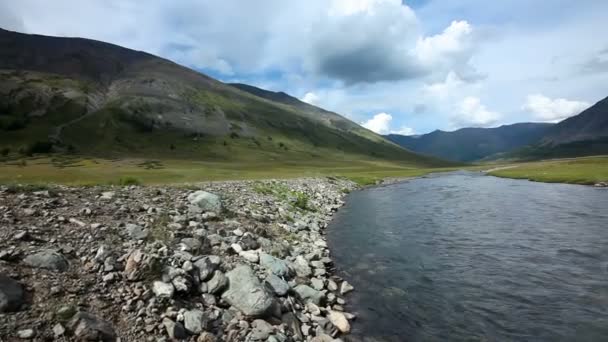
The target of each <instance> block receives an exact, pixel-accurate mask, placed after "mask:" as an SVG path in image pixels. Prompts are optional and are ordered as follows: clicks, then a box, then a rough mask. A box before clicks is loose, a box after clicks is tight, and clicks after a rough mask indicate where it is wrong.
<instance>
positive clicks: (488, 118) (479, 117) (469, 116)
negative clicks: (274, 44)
mask: <svg viewBox="0 0 608 342" xmlns="http://www.w3.org/2000/svg"><path fill="white" fill-rule="evenodd" d="M500 118H501V115H500V114H499V113H497V112H493V111H490V110H488V109H487V108H486V106H484V105H483V104H482V103H481V100H480V99H479V98H478V97H474V96H469V97H466V98H465V99H464V100H462V102H461V103H460V104H459V106H458V110H457V114H456V115H453V116H452V117H451V120H452V125H454V126H455V127H489V126H491V125H493V124H496V123H497V122H498V120H500Z"/></svg>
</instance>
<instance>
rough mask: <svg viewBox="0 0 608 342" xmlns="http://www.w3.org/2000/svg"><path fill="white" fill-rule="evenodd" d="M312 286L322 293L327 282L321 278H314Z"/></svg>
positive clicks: (311, 282)
mask: <svg viewBox="0 0 608 342" xmlns="http://www.w3.org/2000/svg"><path fill="white" fill-rule="evenodd" d="M310 284H311V285H312V288H313V289H315V290H317V291H321V290H323V288H324V287H325V282H324V281H323V279H319V278H312V279H311V280H310Z"/></svg>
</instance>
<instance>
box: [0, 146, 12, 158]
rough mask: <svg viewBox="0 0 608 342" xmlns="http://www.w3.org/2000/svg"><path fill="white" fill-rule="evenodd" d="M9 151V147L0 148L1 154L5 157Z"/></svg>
mask: <svg viewBox="0 0 608 342" xmlns="http://www.w3.org/2000/svg"><path fill="white" fill-rule="evenodd" d="M9 153H11V149H10V148H8V147H4V148H3V149H1V150H0V155H2V156H3V157H6V156H8V154H9Z"/></svg>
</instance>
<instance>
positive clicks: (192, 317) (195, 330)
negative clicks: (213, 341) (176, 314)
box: [184, 309, 207, 334]
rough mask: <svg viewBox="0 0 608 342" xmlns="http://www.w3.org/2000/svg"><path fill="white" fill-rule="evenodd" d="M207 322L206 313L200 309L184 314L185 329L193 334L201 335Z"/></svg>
mask: <svg viewBox="0 0 608 342" xmlns="http://www.w3.org/2000/svg"><path fill="white" fill-rule="evenodd" d="M206 320H207V318H206V317H205V314H204V312H202V311H201V310H198V309H194V310H188V311H186V312H185V313H184V327H185V328H186V330H187V331H188V332H189V333H191V334H200V333H201V332H202V331H203V330H205V328H206V323H207V321H206Z"/></svg>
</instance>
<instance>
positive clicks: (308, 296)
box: [294, 284, 324, 305]
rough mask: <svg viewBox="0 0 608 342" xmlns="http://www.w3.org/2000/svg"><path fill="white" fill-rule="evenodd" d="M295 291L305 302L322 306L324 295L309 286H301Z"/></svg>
mask: <svg viewBox="0 0 608 342" xmlns="http://www.w3.org/2000/svg"><path fill="white" fill-rule="evenodd" d="M294 291H295V292H296V293H297V294H298V297H300V299H302V301H304V302H307V301H311V302H312V303H314V304H316V305H321V302H322V301H323V297H324V296H323V293H322V292H320V291H317V290H315V289H313V288H311V287H310V286H308V285H303V284H300V285H298V286H296V287H295V288H294Z"/></svg>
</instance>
